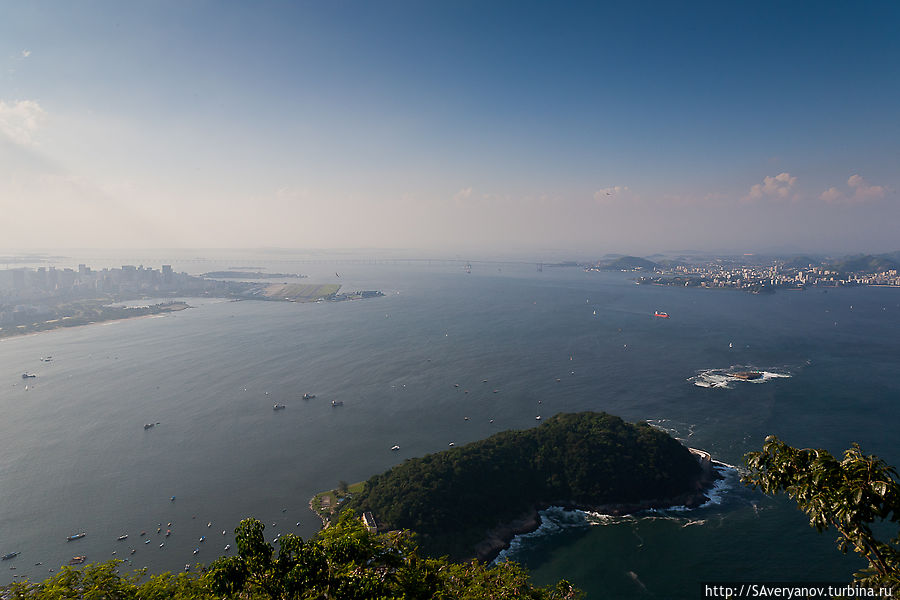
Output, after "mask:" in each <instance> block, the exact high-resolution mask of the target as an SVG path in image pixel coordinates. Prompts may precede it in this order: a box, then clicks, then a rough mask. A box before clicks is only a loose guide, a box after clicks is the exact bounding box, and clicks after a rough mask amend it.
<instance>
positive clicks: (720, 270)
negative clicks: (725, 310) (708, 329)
mask: <svg viewBox="0 0 900 600" xmlns="http://www.w3.org/2000/svg"><path fill="white" fill-rule="evenodd" d="M637 282H638V283H654V284H657V285H678V286H686V287H689V286H695V287H707V288H732V289H740V290H744V291H749V292H754V293H761V292H768V291H775V290H776V289H804V288H806V287H810V286H820V287H822V286H825V287H839V286H854V285H885V286H898V287H900V274H898V271H897V269H887V270H884V271H880V272H876V273H858V272H853V273H847V272H839V271H836V270H834V269H833V268H829V267H827V266H814V265H807V266H805V267H787V266H785V265H784V264H778V263H774V264H771V265H733V264H727V263H725V262H719V261H714V262H710V263H706V264H702V265H678V266H674V267H671V268H659V269H656V270H654V274H653V275H647V276H643V277H641V278H639V279H638V280H637Z"/></svg>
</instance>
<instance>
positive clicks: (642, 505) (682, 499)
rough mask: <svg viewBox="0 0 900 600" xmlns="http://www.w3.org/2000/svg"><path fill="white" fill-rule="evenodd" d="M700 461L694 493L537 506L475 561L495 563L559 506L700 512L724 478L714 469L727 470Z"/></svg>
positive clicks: (498, 531)
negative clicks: (543, 514) (548, 511)
mask: <svg viewBox="0 0 900 600" xmlns="http://www.w3.org/2000/svg"><path fill="white" fill-rule="evenodd" d="M698 452H702V451H696V452H695V454H698ZM703 455H705V456H703ZM698 459H699V460H700V462H701V465H702V466H703V473H702V474H701V476H700V477H699V478H697V480H696V482H695V489H694V491H692V492H688V493H685V494H681V495H680V496H675V497H674V498H666V499H656V500H642V501H640V502H630V503H611V504H594V505H592V504H581V503H577V502H565V501H560V502H548V503H541V504H536V505H534V506H532V507H531V508H530V509H529V510H528V511H526V512H525V513H523V514H522V515H521V516H520V517H518V518H516V519H514V520H512V521H510V522H508V523H504V524H502V525H500V526H498V527H495V528H494V529H491V530H490V531H488V532H487V535H486V536H485V538H484V539H483V540H482V541H480V542H478V544H476V545H475V548H474V549H475V557H476V558H477V559H478V560H480V561H481V562H485V563H489V562H491V561H493V560H494V559H495V558H497V555H499V554H500V552H502V551H503V550H506V549H507V548H509V545H510V543H511V542H512V540H513V538H515V537H516V536H517V535H522V534H525V533H531V532H532V531H535V530H536V529H538V528H539V527H540V526H541V515H540V511H542V510H545V509H547V508H550V507H551V506H557V507H560V508H562V509H564V510H582V511H587V512H595V513H600V514H604V515H613V516H622V515H631V514H635V513H638V512H641V511H644V510H650V509H665V508H672V507H673V506H685V507H687V508H698V507H700V506H702V505H703V504H705V503H706V502H708V501H709V496H707V495H706V492H708V491H709V490H710V489H711V488H712V487H713V485H715V483H716V481H718V480H719V479H722V476H721V475H719V474H718V473H717V472H716V469H715V467H725V466H726V465H723V464H722V463H717V462H715V461H713V460H711V459H710V458H709V455H708V454H706V453H705V452H703V453H702V455H700V454H698Z"/></svg>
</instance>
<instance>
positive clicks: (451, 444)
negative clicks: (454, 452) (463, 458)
mask: <svg viewBox="0 0 900 600" xmlns="http://www.w3.org/2000/svg"><path fill="white" fill-rule="evenodd" d="M448 445H449V446H450V447H451V448H452V447H453V446H455V445H456V444H454V443H453V442H450V444H448Z"/></svg>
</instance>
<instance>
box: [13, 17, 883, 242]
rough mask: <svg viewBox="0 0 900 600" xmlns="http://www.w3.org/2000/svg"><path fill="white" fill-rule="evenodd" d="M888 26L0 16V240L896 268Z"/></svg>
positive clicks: (763, 20)
mask: <svg viewBox="0 0 900 600" xmlns="http://www.w3.org/2000/svg"><path fill="white" fill-rule="evenodd" d="M898 25H900V5H898V4H897V3H896V2H867V3H860V5H856V4H849V3H840V4H838V3H834V4H831V3H827V2H791V3H762V2H753V3H749V2H748V3H735V2H710V3H699V2H697V3H684V4H680V3H672V2H622V3H599V2H596V3H549V2H543V3H530V2H499V1H498V2H462V1H454V2H271V3H270V2H262V3H259V2H255V3H249V2H201V1H196V2H153V3H142V4H139V3H120V2H79V3H57V2H53V3H51V2H40V1H38V2H22V3H4V4H3V5H2V6H0V60H2V61H3V64H2V65H0V66H2V72H0V209H2V213H3V214H4V218H3V220H4V221H5V224H6V226H5V227H4V230H5V233H4V238H5V239H4V240H3V241H2V242H0V245H3V246H7V247H8V248H35V247H51V246H66V247H160V246H165V247H190V246H200V247H211V246H212V247H241V246H264V245H265V246H281V247H362V246H365V247H392V248H396V247H410V248H436V249H446V250H452V251H470V250H477V249H504V250H513V251H517V250H522V251H525V252H531V251H532V250H534V251H537V250H542V249H544V250H545V249H559V250H564V251H572V252H580V253H595V252H617V251H621V252H631V253H638V254H649V253H651V252H657V251H666V250H679V249H687V248H698V249H710V250H717V249H721V250H735V251H737V250H740V251H754V250H756V251H759V250H764V249H771V248H784V249H796V250H798V251H801V250H802V251H829V252H843V251H848V252H849V251H888V250H896V249H898V248H900V243H898V242H897V239H898V237H900V236H897V234H896V230H897V229H898V228H897V223H898V222H900V220H898V217H900V207H898V193H897V190H898V188H900V176H898V166H900V110H898V107H900V36H897V35H896V30H897V29H898ZM37 224H39V226H38V225H37Z"/></svg>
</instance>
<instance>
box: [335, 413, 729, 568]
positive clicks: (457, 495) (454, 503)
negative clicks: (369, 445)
mask: <svg viewBox="0 0 900 600" xmlns="http://www.w3.org/2000/svg"><path fill="white" fill-rule="evenodd" d="M698 455H701V456H698ZM716 477H717V475H716V474H715V472H714V470H713V469H712V464H711V461H710V459H709V455H708V454H705V453H695V452H692V451H691V450H689V449H688V448H686V447H685V446H683V445H682V444H681V443H680V442H678V441H677V440H675V439H674V438H672V437H671V436H669V435H668V434H666V433H665V432H662V431H659V430H658V429H654V428H653V427H651V426H650V425H648V424H646V423H636V424H631V423H626V422H625V421H623V420H622V419H620V418H618V417H615V416H612V415H608V414H606V413H594V412H583V413H576V414H558V415H556V416H554V417H552V418H550V419H547V420H546V421H544V422H543V424H541V425H539V426H537V427H534V428H532V429H527V430H524V431H505V432H502V433H498V434H495V435H492V436H491V437H489V438H487V439H484V440H481V441H478V442H473V443H471V444H467V445H465V446H460V447H456V448H453V449H450V450H445V451H443V452H438V453H435V454H429V455H426V456H424V457H422V458H412V459H408V460H406V461H404V462H403V463H401V464H399V465H397V466H396V467H394V468H392V469H390V470H389V471H387V472H385V473H383V474H381V475H375V476H374V477H372V478H370V479H369V480H368V481H366V482H365V483H364V484H363V485H362V486H361V489H359V491H356V490H354V491H355V492H356V493H354V494H352V495H351V496H350V498H349V499H348V500H347V501H346V507H348V508H350V509H352V510H353V511H354V512H355V513H357V514H360V515H362V514H364V513H369V514H367V515H366V516H367V518H371V516H374V517H375V519H376V522H377V527H378V528H379V529H382V530H390V529H411V530H413V531H415V532H416V533H417V534H418V537H417V540H418V541H419V543H420V547H421V549H422V551H423V552H425V553H426V554H430V555H432V556H442V555H449V556H451V557H453V558H454V559H465V558H471V557H473V556H474V557H477V558H479V559H481V560H490V559H492V558H493V557H494V556H496V554H497V553H498V552H499V551H500V550H502V549H503V548H505V547H507V546H508V544H509V542H510V540H511V539H512V537H513V536H515V535H517V534H520V533H525V532H527V531H532V530H534V529H536V528H537V527H538V526H539V525H540V517H539V514H538V511H539V510H541V509H544V508H546V507H549V506H562V507H565V508H576V509H584V510H592V511H599V512H603V513H606V514H626V513H631V512H636V511H639V510H643V509H647V508H664V507H669V506H679V505H686V506H689V507H695V506H699V505H700V504H702V503H704V502H705V501H706V500H707V497H706V495H705V494H704V492H705V491H706V490H707V489H709V487H710V486H711V485H712V483H713V482H714V480H715V478H716ZM353 487H356V486H353Z"/></svg>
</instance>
